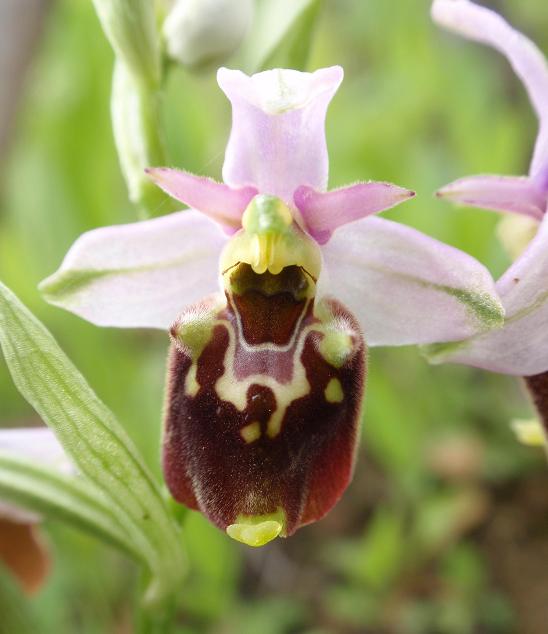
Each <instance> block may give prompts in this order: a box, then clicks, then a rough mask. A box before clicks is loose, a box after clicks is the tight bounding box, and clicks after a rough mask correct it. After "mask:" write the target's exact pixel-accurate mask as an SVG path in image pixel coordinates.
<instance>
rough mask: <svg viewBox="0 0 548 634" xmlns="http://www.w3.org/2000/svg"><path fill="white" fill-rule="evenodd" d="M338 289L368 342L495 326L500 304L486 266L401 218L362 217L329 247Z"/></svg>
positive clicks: (444, 337) (455, 335) (333, 287)
mask: <svg viewBox="0 0 548 634" xmlns="http://www.w3.org/2000/svg"><path fill="white" fill-rule="evenodd" d="M323 256H324V263H325V267H326V270H327V272H328V273H329V279H328V280H327V281H326V280H324V281H323V282H322V276H320V292H321V293H323V294H328V293H329V294H332V295H334V296H335V297H336V298H337V299H339V300H340V301H341V302H343V303H344V304H346V305H347V306H348V307H349V308H350V310H351V311H352V312H353V313H354V314H355V315H356V317H357V318H358V319H359V320H360V322H361V324H362V327H363V331H364V335H365V340H366V342H367V343H368V344H369V345H373V346H379V345H390V346H395V345H404V344H417V343H427V342H435V341H453V340H458V339H463V338H464V337H469V336H471V335H473V334H476V333H477V332H479V331H483V330H486V329H488V328H491V327H496V326H497V325H499V324H500V323H501V322H502V319H503V313H502V307H501V306H500V303H499V301H498V298H497V295H496V292H495V287H494V282H493V279H492V278H491V275H490V274H489V272H488V271H487V269H486V268H485V267H484V266H482V265H481V264H480V263H479V262H478V261H477V260H475V259H474V258H472V257H470V256H469V255H467V254H465V253H463V252H462V251H459V250H458V249H454V248H453V247H450V246H447V245H445V244H443V243H442V242H438V241H437V240H434V239H432V238H429V237H428V236H426V235H424V234H422V233H420V232H419V231H416V230H415V229H411V228H409V227H406V226H404V225H401V224H399V223H395V222H391V221H389V220H384V219H381V218H364V219H362V220H358V221H357V222H354V223H352V224H349V225H345V226H343V227H340V228H339V229H338V230H337V231H336V232H335V233H334V234H333V237H332V238H331V240H330V241H329V242H328V243H327V244H326V245H325V246H324V247H323Z"/></svg>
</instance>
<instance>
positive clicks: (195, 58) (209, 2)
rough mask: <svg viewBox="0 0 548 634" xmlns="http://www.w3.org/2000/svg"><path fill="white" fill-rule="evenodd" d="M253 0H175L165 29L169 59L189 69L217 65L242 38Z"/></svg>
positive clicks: (249, 21)
mask: <svg viewBox="0 0 548 634" xmlns="http://www.w3.org/2000/svg"><path fill="white" fill-rule="evenodd" d="M252 15H253V0H175V2H174V4H173V7H172V9H171V11H170V13H169V14H168V16H167V18H166V20H165V22H164V26H163V31H164V37H165V39H166V44H167V51H168V54H169V56H170V57H171V58H173V59H174V60H176V61H178V62H180V63H181V64H184V65H185V66H190V67H192V68H198V67H200V66H204V65H208V64H211V63H214V62H216V63H217V62H220V61H222V60H223V59H225V58H226V57H228V55H230V54H231V53H232V52H234V51H235V50H236V49H237V48H238V46H239V45H240V43H241V42H242V39H243V38H244V36H245V34H246V32H247V30H248V28H249V26H250V24H251V19H252Z"/></svg>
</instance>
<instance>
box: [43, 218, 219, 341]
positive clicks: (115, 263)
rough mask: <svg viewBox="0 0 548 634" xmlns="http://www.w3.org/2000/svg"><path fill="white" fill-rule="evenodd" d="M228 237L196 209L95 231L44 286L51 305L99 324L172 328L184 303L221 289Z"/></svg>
mask: <svg viewBox="0 0 548 634" xmlns="http://www.w3.org/2000/svg"><path fill="white" fill-rule="evenodd" d="M227 239H228V238H227V237H226V235H225V234H224V233H223V231H222V229H221V228H220V226H219V225H218V224H217V223H215V222H214V221H212V220H210V219H209V218H207V217H206V216H204V215H202V214H201V213H199V212H198V211H194V210H188V211H181V212H178V213H175V214H170V215H168V216H164V217H162V218H156V219H154V220H147V221H145V222H137V223H134V224H129V225H119V226H113V227H104V228H101V229H95V230H93V231H89V232H88V233H85V234H83V235H82V236H80V237H79V238H78V240H76V242H75V243H74V245H73V246H72V247H71V249H70V250H69V252H68V253H67V255H66V257H65V259H64V261H63V264H62V265H61V268H60V269H59V270H58V271H57V272H56V273H54V274H53V275H52V276H50V277H49V278H47V279H46V280H44V282H42V284H41V286H40V288H41V290H42V292H43V294H44V296H45V298H46V300H47V301H49V302H50V303H52V304H55V305H56V306H61V307H62V308H65V309H66V310H69V311H71V312H73V313H76V314H77V315H80V316H81V317H83V318H84V319H87V320H88V321H91V322H93V323H95V324H97V325H99V326H117V327H121V328H138V327H143V328H162V329H163V328H168V327H169V326H170V325H171V323H172V322H173V321H174V319H175V318H176V317H177V316H178V315H179V313H180V312H181V311H182V309H183V308H185V306H188V305H189V304H192V303H194V302H196V301H198V300H199V299H202V298H203V297H204V295H207V294H209V293H212V292H214V291H217V290H218V274H219V273H218V261H219V255H220V252H221V250H222V248H223V246H224V244H225V243H226V241H227Z"/></svg>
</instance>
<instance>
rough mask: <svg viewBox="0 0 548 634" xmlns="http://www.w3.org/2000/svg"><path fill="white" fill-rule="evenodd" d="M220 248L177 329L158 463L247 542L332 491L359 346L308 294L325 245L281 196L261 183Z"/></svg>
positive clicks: (256, 541) (343, 317)
mask: <svg viewBox="0 0 548 634" xmlns="http://www.w3.org/2000/svg"><path fill="white" fill-rule="evenodd" d="M242 224H243V229H242V230H240V231H239V232H238V233H237V234H235V235H234V237H233V238H232V239H231V240H230V241H229V242H228V244H227V246H226V248H225V250H224V252H223V255H222V257H221V261H220V267H221V277H222V286H223V289H224V297H223V296H222V295H221V294H216V295H212V296H210V297H209V298H207V299H205V300H204V301H202V302H200V303H198V304H195V305H194V306H192V307H190V308H188V309H186V310H185V311H184V312H183V314H182V315H181V316H180V317H179V318H178V319H177V321H176V322H175V324H174V325H173V327H172V328H171V336H172V345H171V354H170V362H169V385H168V397H167V399H168V400H167V409H166V423H165V425H166V426H165V437H164V472H165V475H166V481H167V484H168V486H169V489H170V491H171V493H172V495H173V497H174V498H175V499H176V500H177V501H179V502H181V503H183V504H186V505H187V506H189V507H190V508H193V509H197V510H200V511H202V512H203V513H204V514H205V515H206V516H207V517H208V518H209V519H210V520H211V521H212V522H213V523H214V524H216V525H217V526H218V527H219V528H221V529H224V530H226V531H227V533H228V534H229V535H230V536H231V537H233V538H234V539H237V540H239V541H242V542H244V543H246V544H248V545H251V546H261V545H263V544H265V543H267V542H268V541H270V540H271V539H273V538H275V537H276V536H278V535H282V536H287V535H291V534H292V533H294V532H295V531H296V530H297V529H298V528H299V527H300V526H302V525H304V524H307V523H309V522H313V521H315V520H317V519H319V518H320V517H322V516H323V515H325V514H326V513H327V512H328V511H329V509H330V508H331V507H332V506H333V505H334V504H335V503H336V501H337V500H338V499H339V497H340V496H341V494H342V492H343V491H344V489H345V488H346V486H347V485H348V483H349V481H350V479H351V476H352V468H353V463H354V454H355V448H356V444H357V440H358V436H359V418H360V416H359V414H360V404H361V400H362V393H363V384H364V374H365V345H364V341H363V338H362V335H361V332H360V328H359V325H358V322H357V321H356V319H355V318H354V316H353V315H352V314H351V313H350V312H349V311H348V310H347V309H346V308H345V307H344V306H343V305H342V304H340V303H339V302H337V301H335V300H333V299H329V298H321V299H318V298H317V297H316V283H317V279H318V276H319V274H320V267H321V257H320V252H319V248H318V246H317V244H316V243H315V242H314V241H313V240H312V239H311V238H310V237H309V236H308V235H306V234H305V233H304V232H303V231H302V229H301V228H300V227H299V225H298V223H297V222H296V221H295V219H294V218H293V217H292V215H291V212H290V210H289V208H288V207H287V206H286V205H285V204H284V203H283V202H282V201H281V200H280V199H278V198H275V197H272V196H264V195H259V196H256V197H255V198H254V199H253V200H252V202H251V203H250V205H249V206H248V208H247V209H246V211H245V213H244V216H243V222H242Z"/></svg>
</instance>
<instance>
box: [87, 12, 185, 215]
mask: <svg viewBox="0 0 548 634" xmlns="http://www.w3.org/2000/svg"><path fill="white" fill-rule="evenodd" d="M93 2H94V5H95V9H96V11H97V15H98V17H99V20H100V21H101V25H102V27H103V30H104V32H105V35H106V37H107V39H108V40H109V42H110V43H111V45H112V48H113V50H114V53H115V55H116V61H115V66H114V75H113V84H112V100H111V112H112V126H113V131H114V139H115V142H116V148H117V150H118V156H119V159H120V164H121V167H122V172H123V173H124V177H125V180H126V183H127V186H128V190H129V198H130V200H131V201H132V202H133V203H135V204H136V205H137V206H138V208H139V211H140V213H141V216H143V217H148V216H152V215H157V214H158V213H159V212H160V209H161V211H162V212H163V213H165V212H166V211H171V210H172V209H173V208H174V207H173V206H172V205H170V203H169V202H168V198H167V197H166V196H165V194H163V193H162V192H161V191H160V190H159V189H158V188H157V187H156V186H154V185H153V184H152V183H151V182H150V180H149V179H148V178H147V176H146V174H145V172H144V170H145V168H146V167H150V166H158V165H165V164H166V156H165V149H164V144H163V140H162V122H161V100H162V81H163V76H164V73H163V69H162V54H161V47H160V38H159V36H158V25H157V18H156V15H155V10H154V3H152V2H150V0H93ZM166 203H167V204H168V205H170V206H169V208H166Z"/></svg>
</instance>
